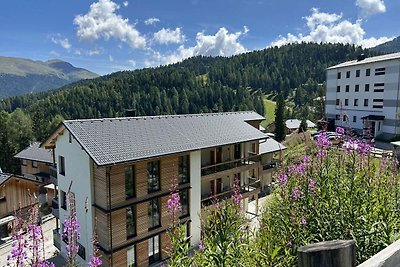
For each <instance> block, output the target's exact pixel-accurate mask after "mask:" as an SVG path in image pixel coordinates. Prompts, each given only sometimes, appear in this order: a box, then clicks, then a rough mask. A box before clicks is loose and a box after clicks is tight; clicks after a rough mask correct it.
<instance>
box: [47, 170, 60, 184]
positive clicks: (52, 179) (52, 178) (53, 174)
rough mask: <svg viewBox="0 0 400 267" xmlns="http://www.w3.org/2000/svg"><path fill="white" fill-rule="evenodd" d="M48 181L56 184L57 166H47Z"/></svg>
mask: <svg viewBox="0 0 400 267" xmlns="http://www.w3.org/2000/svg"><path fill="white" fill-rule="evenodd" d="M49 173H50V183H52V184H54V185H58V180H57V166H49Z"/></svg>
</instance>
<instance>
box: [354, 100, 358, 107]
mask: <svg viewBox="0 0 400 267" xmlns="http://www.w3.org/2000/svg"><path fill="white" fill-rule="evenodd" d="M354 106H355V107H357V106H358V99H354Z"/></svg>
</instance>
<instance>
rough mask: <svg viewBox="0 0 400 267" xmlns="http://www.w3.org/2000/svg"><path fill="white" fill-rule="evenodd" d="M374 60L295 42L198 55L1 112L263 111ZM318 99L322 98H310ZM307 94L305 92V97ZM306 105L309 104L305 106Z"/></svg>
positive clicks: (11, 102) (18, 102)
mask: <svg viewBox="0 0 400 267" xmlns="http://www.w3.org/2000/svg"><path fill="white" fill-rule="evenodd" d="M360 53H365V54H367V55H369V54H371V52H369V51H368V50H362V49H361V48H357V47H354V46H351V45H342V44H305V43H303V44H292V45H286V46H283V47H279V48H278V47H273V48H268V49H265V50H261V51H254V52H249V53H246V54H241V55H237V56H233V57H229V58H223V57H216V58H212V57H195V58H191V59H187V60H185V61H183V62H181V63H178V64H173V65H169V66H164V67H159V68H149V69H143V70H136V71H124V72H117V73H113V74H111V75H106V76H103V77H100V78H97V79H94V80H90V81H83V82H78V83H75V84H71V85H68V86H65V87H63V88H61V89H58V90H55V91H50V92H45V93H36V94H30V95H23V96H17V97H12V98H8V99H4V100H2V101H1V102H0V109H3V110H6V111H8V112H11V111H13V110H15V109H16V108H18V107H20V108H23V109H26V110H27V111H28V113H32V112H34V111H35V110H36V109H42V110H43V111H44V114H45V117H46V118H47V119H49V120H50V119H51V118H52V117H53V116H54V115H55V114H61V115H62V116H63V117H64V118H99V117H113V116H121V115H123V113H124V110H125V109H135V110H136V113H137V115H156V114H174V113H198V112H210V111H232V110H256V111H257V112H260V113H262V112H263V106H262V95H263V94H267V93H271V92H283V94H284V95H285V96H286V97H287V96H288V95H289V93H290V92H291V91H292V90H293V89H294V88H297V87H299V86H300V85H303V84H305V83H306V82H307V81H309V80H310V79H311V80H312V81H315V82H316V83H323V82H324V80H325V68H326V67H327V66H329V65H332V64H337V63H339V62H342V61H345V60H349V59H354V58H356V56H357V55H358V54H360ZM307 94H308V96H310V98H311V97H312V96H314V95H315V94H316V92H307ZM303 95H304V94H303ZM303 104H306V103H303Z"/></svg>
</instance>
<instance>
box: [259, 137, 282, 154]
mask: <svg viewBox="0 0 400 267" xmlns="http://www.w3.org/2000/svg"><path fill="white" fill-rule="evenodd" d="M285 149H286V147H285V146H284V145H282V144H281V143H279V142H278V141H276V140H275V139H272V138H268V139H267V140H265V142H264V141H260V154H265V153H271V152H276V151H279V150H285Z"/></svg>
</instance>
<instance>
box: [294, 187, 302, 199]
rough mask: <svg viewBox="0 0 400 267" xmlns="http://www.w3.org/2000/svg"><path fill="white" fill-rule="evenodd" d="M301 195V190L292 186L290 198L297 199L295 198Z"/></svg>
mask: <svg viewBox="0 0 400 267" xmlns="http://www.w3.org/2000/svg"><path fill="white" fill-rule="evenodd" d="M300 197H301V191H300V190H299V188H298V187H297V186H296V187H295V188H293V191H292V198H293V199H294V200H297V199H299V198H300Z"/></svg>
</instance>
